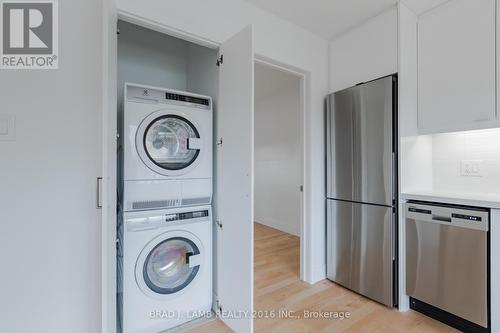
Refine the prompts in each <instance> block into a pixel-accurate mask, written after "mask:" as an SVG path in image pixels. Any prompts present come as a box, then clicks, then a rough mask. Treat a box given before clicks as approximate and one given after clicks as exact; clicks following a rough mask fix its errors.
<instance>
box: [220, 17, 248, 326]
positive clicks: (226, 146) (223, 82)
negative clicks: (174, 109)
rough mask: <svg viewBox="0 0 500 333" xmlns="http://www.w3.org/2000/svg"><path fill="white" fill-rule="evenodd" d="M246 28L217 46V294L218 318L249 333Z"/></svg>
mask: <svg viewBox="0 0 500 333" xmlns="http://www.w3.org/2000/svg"><path fill="white" fill-rule="evenodd" d="M252 36H253V32H252V27H251V26H249V27H247V28H245V29H244V30H243V31H241V32H240V33H238V34H237V35H236V36H233V37H232V38H231V39H229V40H228V41H226V42H225V43H223V44H222V45H221V48H220V53H221V54H222V55H223V62H222V64H221V65H220V73H219V108H218V113H217V137H218V139H219V140H221V141H222V142H221V143H222V144H219V145H218V148H217V214H218V219H219V222H220V224H221V225H222V228H217V229H218V231H217V278H216V281H217V295H218V298H219V305H220V306H221V308H222V312H223V314H227V316H223V317H222V318H221V319H222V320H223V321H224V322H225V323H226V324H227V325H228V326H229V327H230V328H232V329H233V330H234V331H235V332H238V333H250V332H252V330H253V329H252V328H253V327H252V325H253V322H252V316H251V313H252V309H253V156H254V155H253V146H254V144H253V141H254V139H253V135H254V134H253V133H254V130H253V128H254V125H253V124H254V108H253V103H254V83H253V79H254V52H253V37H252ZM240 315H241V317H240Z"/></svg>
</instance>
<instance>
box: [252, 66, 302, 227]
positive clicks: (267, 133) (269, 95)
mask: <svg viewBox="0 0 500 333" xmlns="http://www.w3.org/2000/svg"><path fill="white" fill-rule="evenodd" d="M300 93H301V91H300V78H299V77H297V76H294V75H291V74H288V73H284V72H281V71H278V70H275V69H272V68H270V67H268V66H263V65H256V66H255V125H254V126H255V189H254V191H255V209H254V212H255V217H254V219H255V222H258V223H261V224H264V225H267V226H270V227H272V228H275V229H278V230H282V231H285V232H287V233H289V234H292V235H296V236H300V226H301V225H300V222H301V219H300V213H301V209H300V206H301V202H300V200H301V193H300V191H299V188H300V184H301V178H302V177H301V171H302V168H301V163H302V158H301V145H300V101H301V98H300Z"/></svg>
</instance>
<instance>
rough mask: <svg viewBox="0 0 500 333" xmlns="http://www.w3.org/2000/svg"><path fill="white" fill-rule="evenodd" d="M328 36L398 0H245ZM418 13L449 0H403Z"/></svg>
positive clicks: (365, 18) (359, 22) (359, 21)
mask: <svg viewBox="0 0 500 333" xmlns="http://www.w3.org/2000/svg"><path fill="white" fill-rule="evenodd" d="M247 1H248V2H250V3H252V4H254V5H255V6H257V7H259V8H261V9H264V10H266V11H268V12H271V13H273V14H275V15H277V16H279V17H281V18H283V19H285V20H288V21H290V22H292V23H294V24H296V25H298V26H300V27H302V28H304V29H306V30H309V31H311V32H313V33H315V34H317V35H319V36H322V37H324V38H327V39H331V38H334V37H336V36H338V35H340V34H342V33H344V32H346V31H348V30H350V29H352V28H354V27H356V26H358V25H360V24H361V23H363V22H364V21H366V20H367V19H369V18H371V17H374V16H376V15H377V14H379V13H382V12H383V11H385V10H387V9H389V8H390V7H391V6H394V5H396V4H397V3H398V0H247ZM402 1H403V2H404V3H406V4H407V5H408V7H409V8H410V9H411V10H413V11H414V12H415V13H417V14H421V13H422V12H424V11H426V10H428V9H430V8H432V7H435V6H436V5H439V4H440V3H443V2H446V1H448V0H402Z"/></svg>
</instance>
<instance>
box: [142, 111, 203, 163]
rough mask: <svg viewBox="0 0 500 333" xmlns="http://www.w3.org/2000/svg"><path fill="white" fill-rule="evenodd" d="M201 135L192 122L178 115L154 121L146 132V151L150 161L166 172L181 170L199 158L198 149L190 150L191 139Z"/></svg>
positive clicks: (166, 116) (162, 117)
mask: <svg viewBox="0 0 500 333" xmlns="http://www.w3.org/2000/svg"><path fill="white" fill-rule="evenodd" d="M199 137H200V135H199V133H198V131H197V130H196V128H195V127H194V126H193V124H191V122H190V121H189V120H187V119H185V118H183V117H180V116H176V115H165V116H161V117H159V118H156V119H155V120H154V121H152V122H151V123H150V124H149V126H148V127H147V129H146V131H145V132H144V150H145V151H146V154H147V155H148V157H149V159H150V160H151V161H152V162H153V163H154V164H156V165H157V166H159V167H161V168H163V169H166V170H181V169H184V168H186V167H188V166H189V165H190V164H191V163H193V162H194V161H195V160H196V158H197V157H198V155H199V153H200V151H199V150H198V149H189V146H188V145H189V139H190V138H199Z"/></svg>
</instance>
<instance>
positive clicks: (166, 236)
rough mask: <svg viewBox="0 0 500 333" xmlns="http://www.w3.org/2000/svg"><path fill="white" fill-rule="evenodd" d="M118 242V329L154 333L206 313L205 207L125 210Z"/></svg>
mask: <svg viewBox="0 0 500 333" xmlns="http://www.w3.org/2000/svg"><path fill="white" fill-rule="evenodd" d="M122 242H123V303H122V304H123V305H122V306H123V308H122V309H121V310H122V311H121V317H122V318H123V319H122V321H123V322H122V332H123V333H159V332H161V331H164V330H167V329H170V328H172V327H175V326H178V325H181V324H183V323H186V322H188V321H190V320H192V319H195V318H199V317H201V316H203V315H206V314H210V311H211V307H212V214H211V208H210V206H199V207H191V208H175V209H169V210H160V211H143V212H129V213H125V215H124V231H123V239H122Z"/></svg>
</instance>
